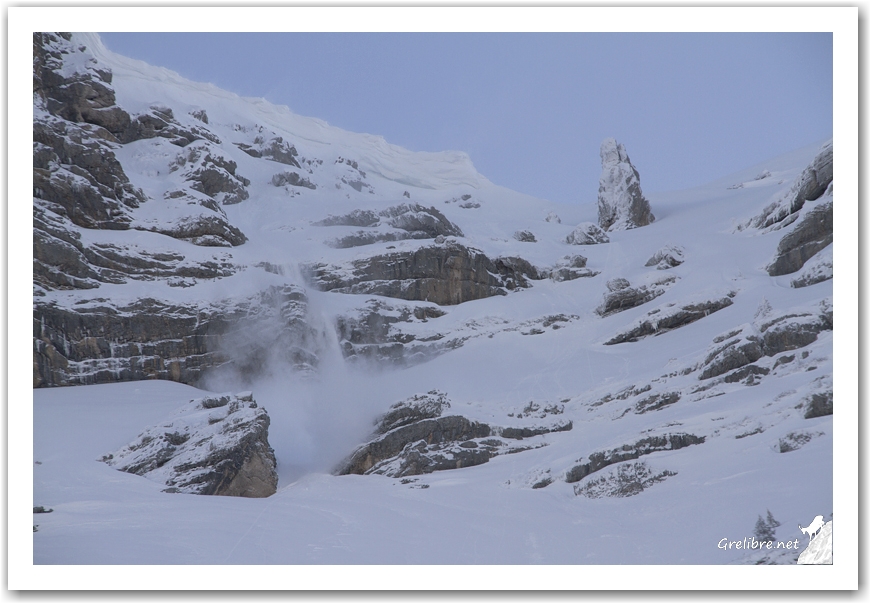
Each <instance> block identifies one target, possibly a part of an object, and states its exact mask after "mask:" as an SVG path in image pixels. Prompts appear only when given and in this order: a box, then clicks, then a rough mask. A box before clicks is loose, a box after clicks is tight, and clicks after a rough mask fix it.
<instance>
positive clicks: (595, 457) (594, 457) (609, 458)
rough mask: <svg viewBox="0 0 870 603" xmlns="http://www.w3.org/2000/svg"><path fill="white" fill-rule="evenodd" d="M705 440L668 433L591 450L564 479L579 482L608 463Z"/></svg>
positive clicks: (685, 434)
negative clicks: (604, 448)
mask: <svg viewBox="0 0 870 603" xmlns="http://www.w3.org/2000/svg"><path fill="white" fill-rule="evenodd" d="M705 440H706V436H696V435H692V434H689V433H669V434H664V435H659V436H650V437H647V438H643V439H641V440H638V441H637V442H635V443H633V444H625V445H624V446H622V447H620V448H614V449H613V450H606V451H602V452H593V453H592V454H590V455H589V457H588V458H587V460H586V462H583V463H580V464H579V465H575V466H574V467H572V468H571V469H569V470H568V472H567V473H566V474H565V481H566V482H568V483H569V484H571V483H574V482H579V481H580V480H582V479H583V478H584V477H586V476H587V475H591V474H592V473H595V472H596V471H600V470H601V469H604V468H605V467H607V466H608V465H613V464H614V463H621V462H622V461H628V460H634V459H636V458H639V457H641V456H644V455H647V454H652V453H654V452H659V451H662V450H679V449H680V448H685V447H687V446H694V445H696V444H703V443H704V441H705Z"/></svg>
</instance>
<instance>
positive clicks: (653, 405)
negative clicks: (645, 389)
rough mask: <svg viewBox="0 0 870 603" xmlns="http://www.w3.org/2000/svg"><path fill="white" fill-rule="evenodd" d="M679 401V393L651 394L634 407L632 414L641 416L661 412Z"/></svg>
mask: <svg viewBox="0 0 870 603" xmlns="http://www.w3.org/2000/svg"><path fill="white" fill-rule="evenodd" d="M679 401H680V392H661V393H657V394H651V395H649V396H647V397H646V398H644V399H643V400H640V401H639V402H637V403H636V404H635V405H634V412H635V413H637V414H639V415H642V414H644V413H647V412H651V411H654V410H661V409H662V408H664V407H666V406H670V405H671V404H676V403H677V402H679Z"/></svg>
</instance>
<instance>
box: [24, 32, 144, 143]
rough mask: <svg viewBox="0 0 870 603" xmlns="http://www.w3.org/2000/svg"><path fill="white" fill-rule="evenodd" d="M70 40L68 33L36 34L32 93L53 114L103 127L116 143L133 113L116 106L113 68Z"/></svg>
mask: <svg viewBox="0 0 870 603" xmlns="http://www.w3.org/2000/svg"><path fill="white" fill-rule="evenodd" d="M71 39H72V36H71V34H69V33H49V32H35V33H34V34H33V93H34V95H35V96H37V97H38V98H39V99H40V101H41V102H42V104H43V106H44V108H45V110H46V111H48V112H49V113H50V114H52V115H56V116H58V117H60V118H61V119H63V120H66V121H69V122H74V123H88V124H94V125H96V126H100V128H102V129H103V130H104V131H105V137H106V139H107V140H111V141H113V142H117V141H118V138H116V137H119V136H120V135H121V133H122V132H123V131H124V130H125V129H126V128H127V126H128V125H129V123H130V116H129V115H128V114H127V113H126V112H125V111H123V110H122V109H121V108H119V107H117V106H115V91H114V89H113V88H112V86H111V83H112V71H111V69H109V68H108V67H106V66H104V65H101V64H99V63H98V61H97V60H96V59H95V58H94V56H93V54H92V53H91V52H90V51H89V50H88V49H87V48H85V47H82V46H75V45H74V44H72V42H71Z"/></svg>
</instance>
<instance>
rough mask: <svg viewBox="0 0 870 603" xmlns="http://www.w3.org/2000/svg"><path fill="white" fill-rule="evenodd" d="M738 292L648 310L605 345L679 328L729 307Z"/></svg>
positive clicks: (660, 333) (630, 340) (635, 339)
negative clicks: (681, 304)
mask: <svg viewBox="0 0 870 603" xmlns="http://www.w3.org/2000/svg"><path fill="white" fill-rule="evenodd" d="M735 295H736V294H735V293H734V292H730V293H728V294H726V295H722V296H719V297H716V298H713V299H701V300H699V301H697V302H692V303H687V304H685V305H683V306H679V305H677V304H673V303H672V304H668V305H666V306H663V307H660V308H655V309H653V310H650V311H649V312H647V314H646V316H644V317H642V318H640V319H638V320H637V321H636V322H635V324H634V325H633V326H631V327H629V328H628V329H627V330H625V331H623V332H622V333H619V334H618V335H616V336H615V337H613V338H611V339H609V340H608V341H605V342H604V345H614V344H617V343H626V342H632V341H637V340H638V339H640V338H642V337H647V336H649V335H662V334H664V333H667V332H668V331H673V330H674V329H679V328H680V327H684V326H686V325H688V324H691V323H693V322H695V321H697V320H701V319H702V318H704V317H706V316H709V315H710V314H712V313H713V312H718V311H719V310H721V309H722V308H727V307H728V306H730V305H731V304H733V303H734V302H733V301H732V298H733V297H734V296H735Z"/></svg>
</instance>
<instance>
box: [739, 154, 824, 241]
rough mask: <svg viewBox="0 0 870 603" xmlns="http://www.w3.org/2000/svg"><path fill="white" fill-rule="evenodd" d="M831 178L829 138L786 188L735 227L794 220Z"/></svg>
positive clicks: (769, 225) (781, 224) (768, 225)
mask: <svg viewBox="0 0 870 603" xmlns="http://www.w3.org/2000/svg"><path fill="white" fill-rule="evenodd" d="M833 181H834V142H833V141H829V142H827V143H826V144H825V145H823V146H822V148H821V149H820V150H819V152H818V154H817V155H816V156H815V157H814V158H813V160H812V161H811V162H810V164H809V165H808V166H807V167H806V168H805V169H804V171H803V172H802V173H801V175H800V176H798V177H797V178H796V179H795V181H794V182H793V183H792V185H791V187H790V188H789V190H788V191H786V192H785V193H783V194H782V195H780V196H778V197H777V199H776V200H775V201H773V203H771V204H770V205H768V206H767V207H765V208H764V210H762V212H761V213H760V214H758V215H757V216H755V217H754V218H752V219H751V220H749V221H748V222H746V223H744V224H741V225H740V226H739V227H738V229H739V230H744V229H746V228H759V229H770V228H772V227H776V228H782V227H784V226H788V225H789V224H790V223H791V222H792V221H794V219H795V218H797V216H796V215H795V214H797V213H798V212H800V211H801V209H802V208H803V206H804V203H806V202H807V201H815V200H816V199H818V198H819V197H821V196H822V194H823V193H824V192H825V191H826V190H827V189H828V187H829V186H830V184H831V183H832V182H833Z"/></svg>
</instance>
